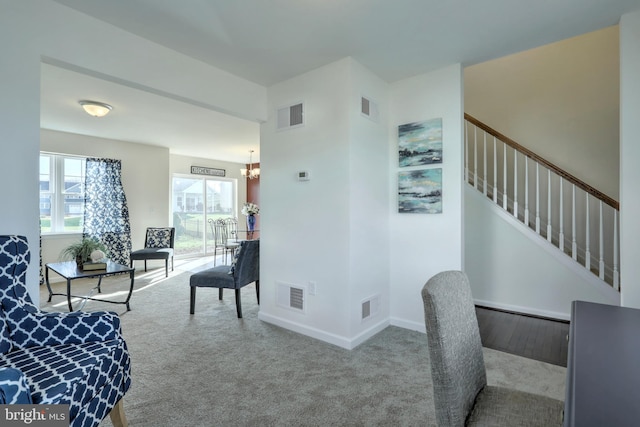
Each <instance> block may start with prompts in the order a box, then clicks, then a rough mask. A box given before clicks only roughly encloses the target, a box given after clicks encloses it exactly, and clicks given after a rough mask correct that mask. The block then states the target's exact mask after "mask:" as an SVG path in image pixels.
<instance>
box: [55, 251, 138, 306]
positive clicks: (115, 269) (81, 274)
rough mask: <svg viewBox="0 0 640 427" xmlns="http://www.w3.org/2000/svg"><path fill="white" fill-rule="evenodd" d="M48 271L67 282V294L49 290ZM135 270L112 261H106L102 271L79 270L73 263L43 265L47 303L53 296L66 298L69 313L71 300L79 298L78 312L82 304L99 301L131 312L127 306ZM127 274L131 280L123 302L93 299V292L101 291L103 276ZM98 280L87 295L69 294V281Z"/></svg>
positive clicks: (131, 291)
mask: <svg viewBox="0 0 640 427" xmlns="http://www.w3.org/2000/svg"><path fill="white" fill-rule="evenodd" d="M49 270H51V271H53V272H55V273H57V274H58V275H60V276H62V277H63V278H64V279H65V280H66V281H67V292H66V293H64V294H62V293H54V292H53V291H52V290H51V284H50V283H49ZM134 272H135V268H133V267H127V266H126V265H122V264H117V263H115V262H113V261H107V268H106V269H103V270H86V271H85V270H80V269H79V268H78V266H77V264H76V262H75V261H64V262H53V263H48V264H45V283H46V285H47V289H48V291H49V299H48V302H51V297H53V296H54V295H63V296H66V297H67V303H68V304H69V311H73V304H72V302H71V298H81V299H82V300H83V301H82V302H81V303H80V306H79V308H78V310H81V309H82V308H83V307H84V304H85V303H86V302H87V300H93V301H101V302H108V303H111V304H125V305H126V306H127V311H129V310H131V307H130V306H129V300H130V299H131V294H132V293H133V278H134ZM126 273H129V277H130V278H131V286H130V287H129V293H128V295H127V299H126V300H124V301H110V300H106V299H99V298H93V296H92V295H93V291H95V290H97V291H98V293H101V292H102V290H101V288H100V286H101V284H102V278H103V277H105V276H111V275H114V274H126ZM93 277H97V278H98V284H97V285H96V286H95V287H94V288H92V289H91V293H90V294H89V295H82V296H81V295H73V294H71V281H72V280H75V279H85V278H93Z"/></svg>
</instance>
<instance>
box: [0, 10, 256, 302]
mask: <svg viewBox="0 0 640 427" xmlns="http://www.w3.org/2000/svg"><path fill="white" fill-rule="evenodd" d="M94 32H98V33H100V35H101V37H100V38H97V39H96V38H87V37H82V36H80V35H81V34H88V33H94ZM0 39H2V40H3V41H6V42H5V43H3V50H2V56H1V59H0V61H1V62H0V80H1V81H2V82H3V83H4V84H3V92H2V96H1V97H0V113H2V115H1V117H2V119H1V120H2V122H1V124H2V126H0V147H1V150H2V156H0V157H1V159H0V177H1V178H3V181H4V182H8V183H11V185H3V186H2V189H0V197H1V198H2V200H5V201H9V200H10V201H12V205H11V209H6V208H5V209H2V212H1V213H0V223H1V224H2V226H0V228H1V230H0V232H1V233H4V234H24V235H26V236H27V238H28V239H29V242H30V249H31V252H32V254H37V253H38V243H37V242H38V228H39V227H38V212H39V211H38V153H39V150H40V142H39V136H40V62H41V60H44V61H46V62H49V63H53V64H55V65H58V66H63V67H68V68H71V69H76V70H80V71H82V72H86V73H87V74H100V75H106V76H109V77H110V78H111V79H114V80H118V81H124V82H127V84H128V85H130V86H132V87H139V88H144V89H145V90H149V91H151V92H155V93H164V94H168V95H170V96H174V97H181V98H183V99H185V100H189V99H191V100H193V101H194V102H197V103H199V104H204V105H208V106H210V107H211V108H214V109H216V110H218V111H223V112H228V113H231V114H233V115H235V116H238V117H243V118H249V119H253V120H263V119H265V117H266V88H264V87H261V86H259V85H256V84H254V83H250V82H248V81H245V80H243V79H240V78H238V77H235V76H233V75H231V74H229V73H226V72H223V71H221V70H219V69H216V68H214V67H211V66H208V65H205V64H204V63H202V62H200V61H196V60H194V59H191V58H189V57H187V56H185V55H181V54H178V53H177V52H175V51H173V50H171V49H167V48H164V47H161V46H159V45H156V44H154V43H151V42H149V41H147V40H144V39H142V38H140V37H137V36H134V35H132V34H130V33H127V32H125V31H123V30H121V29H119V28H116V27H114V26H111V25H108V24H106V23H104V22H101V21H98V20H95V19H92V18H90V17H88V16H87V15H84V14H81V13H79V12H76V11H74V10H72V9H70V8H67V7H65V6H62V5H60V4H58V3H55V2H52V1H42V0H22V1H19V2H16V1H3V2H2V13H0ZM27 283H28V289H29V292H30V293H31V295H32V297H33V299H34V302H35V303H36V304H37V303H38V302H39V297H38V256H32V261H31V266H30V268H29V270H28V271H27Z"/></svg>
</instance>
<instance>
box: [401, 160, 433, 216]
mask: <svg viewBox="0 0 640 427" xmlns="http://www.w3.org/2000/svg"><path fill="white" fill-rule="evenodd" d="M398 212H399V213H430V214H431V213H433V214H435V213H442V168H437V169H422V170H414V171H406V172H404V171H403V172H398Z"/></svg>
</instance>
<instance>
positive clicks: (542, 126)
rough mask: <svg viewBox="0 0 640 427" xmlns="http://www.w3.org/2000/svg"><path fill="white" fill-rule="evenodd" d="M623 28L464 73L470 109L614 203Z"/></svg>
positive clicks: (617, 160)
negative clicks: (620, 39) (620, 53)
mask: <svg viewBox="0 0 640 427" xmlns="http://www.w3.org/2000/svg"><path fill="white" fill-rule="evenodd" d="M618 46H619V35H618V26H612V27H608V28H604V29H601V30H598V31H594V32H592V33H588V34H584V35H581V36H578V37H573V38H570V39H567V40H563V41H559V42H556V43H552V44H549V45H545V46H541V47H538V48H535V49H531V50H528V51H525V52H520V53H516V54H513V55H509V56H505V57H503V58H499V59H496V60H493V61H488V62H484V63H482V64H478V65H474V66H470V67H467V68H465V70H464V81H465V82H464V85H465V93H464V103H465V112H466V113H469V114H471V115H472V116H474V117H475V118H477V119H478V120H480V121H482V122H484V123H486V124H488V125H489V126H491V127H493V128H494V129H496V130H497V131H499V132H501V133H502V134H504V135H506V136H508V137H509V138H512V139H514V140H515V141H516V142H518V143H519V144H521V145H524V146H525V147H527V148H529V149H531V150H532V151H534V152H535V153H536V154H538V155H540V156H542V157H544V158H546V159H547V160H550V161H551V162H552V163H555V164H556V165H558V166H560V167H561V168H563V169H565V170H566V171H568V172H569V173H571V174H572V175H575V176H576V177H578V178H579V179H581V180H583V181H584V182H586V183H587V184H589V185H591V186H593V187H595V188H597V189H598V190H600V191H602V192H603V193H605V194H607V195H608V196H610V197H613V198H614V199H617V198H618V194H619V182H618V169H619V143H618V140H619V126H618V125H619V120H618V119H619V98H620V95H619V69H620V67H619V63H620V61H619V50H618Z"/></svg>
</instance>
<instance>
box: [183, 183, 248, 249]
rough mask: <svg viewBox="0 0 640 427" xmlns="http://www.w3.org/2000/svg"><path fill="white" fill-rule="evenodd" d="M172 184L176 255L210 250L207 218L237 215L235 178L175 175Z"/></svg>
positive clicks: (210, 239) (209, 219) (210, 234)
mask: <svg viewBox="0 0 640 427" xmlns="http://www.w3.org/2000/svg"><path fill="white" fill-rule="evenodd" d="M171 187H172V197H171V206H172V209H173V226H174V227H175V228H176V242H175V251H176V256H195V255H208V254H213V230H212V227H211V224H210V221H215V220H216V219H217V218H228V217H235V216H237V214H236V211H235V209H236V180H233V179H224V178H205V177H202V178H201V177H193V176H192V175H188V176H185V175H174V177H173V181H172V185H171Z"/></svg>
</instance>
